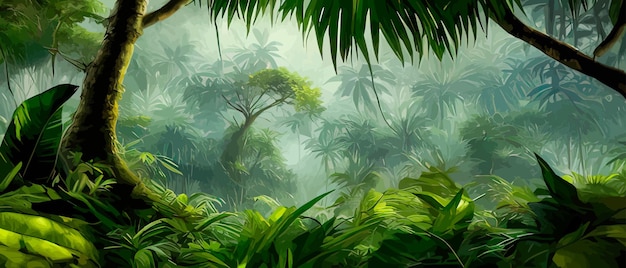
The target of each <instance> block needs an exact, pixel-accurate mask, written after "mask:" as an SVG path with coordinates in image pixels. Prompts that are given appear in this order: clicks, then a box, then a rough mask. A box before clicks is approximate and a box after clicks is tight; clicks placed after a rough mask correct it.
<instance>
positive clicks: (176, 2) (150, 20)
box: [141, 0, 189, 29]
mask: <svg viewBox="0 0 626 268" xmlns="http://www.w3.org/2000/svg"><path fill="white" fill-rule="evenodd" d="M188 3H189V0H170V1H168V2H167V3H166V4H165V5H163V6H162V7H161V8H159V9H157V10H155V11H152V12H150V13H148V14H146V15H145V16H143V19H142V20H141V23H142V27H143V28H144V29H145V28H148V27H150V26H152V25H154V24H155V23H157V22H159V21H162V20H164V19H167V18H169V17H170V16H172V15H173V14H174V13H176V11H178V10H179V9H180V8H181V7H183V6H185V5H187V4H188Z"/></svg>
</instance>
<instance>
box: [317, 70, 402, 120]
mask: <svg viewBox="0 0 626 268" xmlns="http://www.w3.org/2000/svg"><path fill="white" fill-rule="evenodd" d="M371 68H372V72H371V73H370V69H369V67H368V65H366V64H362V65H361V67H359V68H358V69H356V68H353V67H349V66H341V67H339V73H338V74H337V76H335V77H333V78H331V79H329V80H328V81H327V82H326V83H329V82H341V84H339V90H337V92H336V93H335V95H338V96H340V97H344V96H352V100H353V101H354V105H355V106H356V107H357V109H358V108H365V109H368V110H369V111H375V109H376V107H377V106H376V104H375V98H373V96H372V94H371V92H373V89H374V87H376V88H375V89H376V91H377V93H379V94H380V93H387V94H389V89H388V86H389V85H393V84H394V83H395V76H394V75H393V73H391V72H390V71H388V70H385V69H384V68H383V67H381V66H379V65H372V66H371Z"/></svg>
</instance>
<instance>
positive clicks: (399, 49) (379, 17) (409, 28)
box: [207, 0, 520, 66]
mask: <svg viewBox="0 0 626 268" xmlns="http://www.w3.org/2000/svg"><path fill="white" fill-rule="evenodd" d="M305 3H306V2H305V1H302V0H293V1H284V2H277V1H273V0H272V1H256V0H255V1H248V2H246V4H245V5H243V4H240V3H239V2H238V1H214V2H209V3H208V5H207V8H208V10H209V12H210V14H211V17H212V19H213V20H216V19H217V18H218V17H222V16H220V15H227V20H228V23H229V24H230V22H231V21H232V19H233V18H234V17H235V16H236V15H238V14H245V15H244V16H242V18H243V19H245V20H246V23H247V25H248V28H249V27H250V25H251V24H252V23H253V21H254V20H256V18H257V17H258V16H259V15H261V14H265V13H270V15H271V16H274V12H275V7H276V6H277V5H278V6H279V8H278V9H279V11H278V13H279V14H280V16H281V17H282V19H285V18H286V17H287V16H294V17H295V19H296V21H297V22H298V24H299V25H300V26H301V27H302V28H303V36H306V35H307V34H308V33H309V32H310V31H311V30H314V33H315V37H316V40H317V43H318V47H319V49H320V53H321V51H322V47H323V43H324V36H325V35H326V34H328V40H329V42H330V51H331V59H332V60H333V64H334V65H335V66H337V64H336V61H337V58H338V56H341V59H342V60H345V59H346V58H347V57H348V55H350V51H351V48H352V47H353V46H356V47H357V48H358V49H359V51H360V52H362V53H363V55H364V57H365V59H366V60H367V61H368V62H369V61H370V58H371V57H370V54H369V51H370V49H369V48H368V44H367V41H366V29H367V28H368V27H367V26H368V23H367V22H368V21H369V28H370V32H369V33H371V36H372V37H371V38H372V44H371V45H372V46H373V48H374V55H375V56H376V58H378V52H379V45H380V34H381V33H382V34H383V36H384V37H385V40H386V41H387V43H388V44H389V46H390V47H391V49H392V51H393V52H394V53H395V54H396V56H397V57H398V58H399V59H400V60H401V61H404V60H405V53H408V56H409V57H410V58H411V59H413V55H414V51H417V52H418V53H419V54H420V58H421V55H423V52H424V48H425V47H429V48H430V50H431V51H432V52H434V53H435V55H436V56H437V57H439V58H440V59H441V58H442V57H443V55H444V53H445V52H446V51H448V52H449V54H450V55H453V54H454V52H456V50H457V49H458V47H459V45H460V44H461V40H462V39H463V38H464V37H466V36H467V37H469V36H471V35H474V36H475V35H476V32H477V30H478V24H479V23H480V25H481V27H482V26H483V25H485V24H486V23H487V21H485V19H484V18H481V16H480V14H481V13H483V12H486V13H488V12H491V11H483V10H490V9H488V7H489V6H494V7H495V8H494V10H496V11H497V10H500V9H503V8H505V7H509V6H511V5H513V4H514V3H517V4H520V3H519V1H506V2H496V1H491V0H489V1H487V0H481V1H442V2H437V3H435V4H433V3H426V2H412V1H407V2H379V1H360V2H356V3H354V2H350V1H345V2H336V1H318V2H313V3H309V4H305ZM268 9H269V11H267V10H268ZM366 18H369V20H367V19H366Z"/></svg>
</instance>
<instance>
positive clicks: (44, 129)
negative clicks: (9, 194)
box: [0, 84, 78, 181]
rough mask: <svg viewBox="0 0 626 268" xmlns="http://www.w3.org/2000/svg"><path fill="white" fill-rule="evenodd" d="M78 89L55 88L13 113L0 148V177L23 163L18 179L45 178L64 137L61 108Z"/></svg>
mask: <svg viewBox="0 0 626 268" xmlns="http://www.w3.org/2000/svg"><path fill="white" fill-rule="evenodd" d="M77 88H78V86H75V85H70V84H63V85H58V86H55V87H53V88H51V89H48V90H46V91H45V92H43V93H41V94H39V95H37V96H34V97H32V98H30V99H28V100H26V101H24V102H23V103H22V104H21V105H20V106H19V107H18V108H17V109H16V110H15V112H14V113H13V120H12V121H11V123H10V124H9V127H8V129H7V132H6V134H5V136H4V140H3V141H2V145H1V146H0V178H2V177H5V176H6V175H7V173H8V172H10V171H11V170H12V169H13V168H14V167H15V166H16V165H17V164H18V163H19V162H22V169H21V170H20V172H19V176H20V177H22V178H24V179H26V180H28V181H35V180H45V179H48V177H49V176H50V174H51V172H52V170H53V169H54V165H55V161H56V156H57V150H58V146H59V142H60V141H61V136H62V134H63V123H62V120H61V115H62V109H61V107H62V106H63V104H64V103H65V102H66V101H67V100H68V99H69V98H70V97H72V95H74V93H75V92H76V89H77Z"/></svg>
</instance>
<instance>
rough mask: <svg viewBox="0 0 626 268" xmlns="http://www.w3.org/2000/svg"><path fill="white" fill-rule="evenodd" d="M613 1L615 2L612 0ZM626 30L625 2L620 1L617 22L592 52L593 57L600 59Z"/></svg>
mask: <svg viewBox="0 0 626 268" xmlns="http://www.w3.org/2000/svg"><path fill="white" fill-rule="evenodd" d="M614 1H615V0H614ZM624 30H626V1H622V3H621V4H620V7H619V14H618V15H617V21H615V25H614V26H613V29H612V30H611V32H609V34H608V35H607V36H606V38H605V39H604V40H603V41H602V43H600V45H598V47H597V48H596V49H595V50H594V51H593V57H594V58H597V57H601V56H602V55H604V53H606V52H607V51H609V49H611V47H613V45H615V43H617V41H618V40H619V38H620V37H621V36H622V34H623V33H624Z"/></svg>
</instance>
